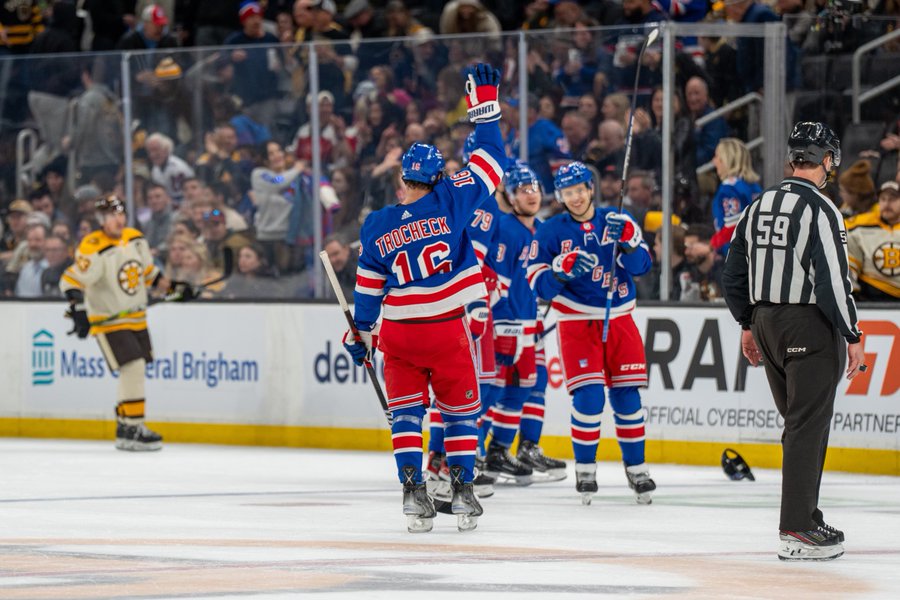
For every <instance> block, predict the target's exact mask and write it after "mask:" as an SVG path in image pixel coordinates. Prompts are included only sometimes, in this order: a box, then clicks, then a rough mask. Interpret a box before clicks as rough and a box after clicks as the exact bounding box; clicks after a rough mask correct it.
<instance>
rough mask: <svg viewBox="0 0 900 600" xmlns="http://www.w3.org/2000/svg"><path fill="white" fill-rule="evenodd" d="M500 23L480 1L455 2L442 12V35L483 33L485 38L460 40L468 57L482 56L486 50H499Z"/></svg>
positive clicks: (455, 0)
mask: <svg viewBox="0 0 900 600" xmlns="http://www.w3.org/2000/svg"><path fill="white" fill-rule="evenodd" d="M500 31H501V29H500V21H498V20H497V17H495V16H494V15H493V13H491V11H489V10H488V9H487V8H485V7H484V5H483V4H482V3H481V2H480V0H453V1H452V2H448V3H447V4H446V5H445V6H444V10H443V11H442V12H441V21H440V32H441V34H458V33H481V34H485V36H484V37H478V38H469V39H464V40H460V41H458V42H457V43H460V44H461V45H462V48H463V51H464V52H465V54H466V56H480V55H481V54H483V53H484V52H485V50H489V49H492V50H499V49H500V45H501V41H500Z"/></svg>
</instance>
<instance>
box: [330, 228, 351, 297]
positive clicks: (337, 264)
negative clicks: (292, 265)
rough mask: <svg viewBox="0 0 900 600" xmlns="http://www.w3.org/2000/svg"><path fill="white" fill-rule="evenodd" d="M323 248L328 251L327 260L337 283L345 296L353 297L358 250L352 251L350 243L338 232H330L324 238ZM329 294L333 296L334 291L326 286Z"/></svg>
mask: <svg viewBox="0 0 900 600" xmlns="http://www.w3.org/2000/svg"><path fill="white" fill-rule="evenodd" d="M323 249H324V250H325V252H327V253H328V261H329V262H330V263H331V266H332V267H333V268H334V273H335V275H337V280H338V283H339V284H340V285H341V289H342V290H343V291H344V297H345V298H352V297H353V290H354V288H355V287H356V264H357V260H358V257H359V252H354V251H353V250H352V249H351V248H350V244H348V243H347V241H346V240H345V239H344V238H343V237H342V236H340V235H338V234H334V233H333V234H331V235H329V236H328V237H327V238H325V240H324V243H323ZM328 292H329V296H330V297H332V298H333V297H334V291H333V290H332V289H331V288H330V287H329V288H328Z"/></svg>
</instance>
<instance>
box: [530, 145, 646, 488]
mask: <svg viewBox="0 0 900 600" xmlns="http://www.w3.org/2000/svg"><path fill="white" fill-rule="evenodd" d="M554 185H555V188H556V191H555V193H556V197H557V199H558V200H559V201H560V202H562V203H563V204H564V205H565V208H566V212H565V213H563V214H560V215H557V216H556V217H554V218H552V219H550V220H549V221H547V222H546V223H544V224H543V225H542V226H541V228H540V229H539V230H538V233H537V236H536V240H537V246H538V248H537V257H536V259H535V260H534V261H533V262H532V264H531V265H530V266H529V268H528V277H529V281H530V283H531V286H532V287H533V288H534V290H535V291H536V292H537V295H538V296H539V297H540V298H544V299H547V300H551V301H552V306H553V308H554V309H555V310H556V312H557V314H558V315H559V317H558V325H557V331H558V335H559V346H560V358H561V361H562V367H563V376H564V378H565V382H566V389H567V391H568V392H569V393H570V394H571V395H572V424H571V428H572V429H571V431H572V448H573V450H574V453H575V479H576V482H575V486H576V489H577V490H578V491H579V492H580V493H581V494H582V501H583V502H584V503H585V504H590V498H591V495H592V494H594V493H596V491H597V480H596V472H597V463H596V460H597V458H596V457H597V445H598V444H599V441H600V415H601V413H602V411H603V405H604V403H605V398H604V387H605V388H607V389H608V390H609V403H610V405H611V406H612V409H613V416H614V419H615V424H616V437H617V438H618V440H619V446H620V448H621V450H622V459H623V461H624V463H625V473H626V477H627V480H628V485H629V487H631V488H632V490H634V492H635V495H636V499H637V501H638V503H640V504H649V503H650V501H651V499H650V493H651V492H652V491H653V490H654V489H656V484H655V483H654V482H653V480H652V479H650V474H649V471H648V468H647V465H646V463H645V462H644V410H643V408H642V406H641V396H640V393H639V392H638V388H639V387H642V386H646V385H647V365H646V359H645V358H644V345H643V341H642V340H641V336H640V333H639V332H638V330H637V327H636V326H635V324H634V320H633V319H632V317H631V312H632V311H633V310H634V305H635V287H634V281H633V280H632V277H633V276H636V275H642V274H644V273H646V272H647V271H648V270H649V269H650V266H651V259H650V251H649V248H648V247H647V244H646V242H644V239H643V237H642V235H641V230H640V227H638V225H637V223H635V222H634V220H633V219H632V217H631V216H630V215H628V213H627V212H623V213H619V212H617V211H616V210H615V209H614V208H597V207H595V206H594V204H593V202H592V198H593V179H592V177H591V173H590V171H589V170H588V169H587V167H585V166H584V165H583V164H582V163H579V162H573V163H570V164H568V165H565V166H563V167H561V168H560V169H559V170H558V171H557V172H556V176H555V180H554ZM615 244H618V247H619V252H617V254H616V257H617V258H616V265H615V270H614V272H613V273H607V272H606V270H607V269H608V268H609V265H610V264H611V261H612V253H613V248H614V245H615ZM610 285H612V286H613V288H614V290H615V292H614V296H613V304H612V311H611V313H610V324H609V325H610V327H609V337H608V341H607V343H606V344H603V342H602V331H603V319H604V316H605V314H604V313H605V307H606V296H607V290H608V287H609V286H610Z"/></svg>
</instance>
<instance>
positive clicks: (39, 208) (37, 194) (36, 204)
mask: <svg viewBox="0 0 900 600" xmlns="http://www.w3.org/2000/svg"><path fill="white" fill-rule="evenodd" d="M28 201H29V202H31V208H32V209H34V211H36V212H40V213H43V214H45V215H47V220H48V221H49V222H50V223H56V222H57V221H62V222H64V223H68V221H69V217H68V216H67V215H66V214H65V213H64V212H62V211H61V210H60V209H59V208H57V206H56V204H55V203H54V202H53V198H52V197H51V196H50V190H48V189H47V188H46V187H42V188H38V189H36V190H35V191H33V192H31V193H30V194H28ZM48 233H49V232H48Z"/></svg>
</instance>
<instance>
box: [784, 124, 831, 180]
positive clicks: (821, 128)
mask: <svg viewBox="0 0 900 600" xmlns="http://www.w3.org/2000/svg"><path fill="white" fill-rule="evenodd" d="M829 152H831V162H832V168H834V169H836V168H838V167H839V166H841V140H839V139H838V137H837V135H835V133H834V131H832V130H831V127H829V126H828V125H826V124H824V123H817V122H814V121H800V122H799V123H797V124H796V125H794V130H793V131H792V132H791V135H790V137H789V138H788V162H790V163H791V164H793V163H795V162H810V163H813V164H816V165H821V164H822V163H823V162H824V161H825V156H826V155H827V153H829Z"/></svg>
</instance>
